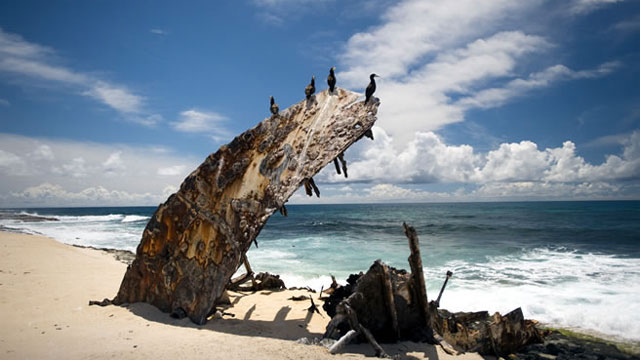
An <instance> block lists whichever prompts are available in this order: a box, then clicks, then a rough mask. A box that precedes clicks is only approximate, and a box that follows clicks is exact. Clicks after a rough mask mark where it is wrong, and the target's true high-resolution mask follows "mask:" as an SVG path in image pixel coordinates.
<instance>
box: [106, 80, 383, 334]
mask: <svg viewBox="0 0 640 360" xmlns="http://www.w3.org/2000/svg"><path fill="white" fill-rule="evenodd" d="M359 97H360V94H358V93H355V92H352V91H348V90H345V89H341V88H336V89H335V90H334V91H333V92H329V91H328V90H325V91H322V92H320V93H318V94H316V95H313V96H310V97H309V98H308V99H306V100H303V101H301V102H299V103H297V104H295V105H293V106H291V107H289V108H287V109H285V110H282V111H279V112H278V113H276V114H272V116H270V117H269V118H266V119H264V120H263V121H262V122H260V123H259V124H258V125H256V126H255V127H254V128H252V129H249V130H247V131H245V132H244V133H242V134H240V135H238V136H237V137H236V138H235V139H233V141H231V142H230V143H229V144H228V145H224V146H222V147H221V148H220V149H219V150H218V151H217V152H215V153H213V154H211V155H209V156H208V157H207V158H206V160H205V161H204V162H203V163H202V164H201V165H200V166H199V167H198V168H197V169H196V170H195V171H193V172H192V173H191V174H190V175H189V176H188V177H187V178H186V179H185V180H184V182H183V183H182V185H181V186H180V189H179V190H178V192H176V193H175V194H173V195H171V196H170V197H169V198H168V199H167V201H166V202H165V203H164V204H161V205H160V206H158V208H157V210H156V211H155V213H154V214H153V216H152V217H151V220H150V221H149V223H148V224H147V226H146V228H145V230H144V232H143V234H142V240H141V241H140V244H139V245H138V247H137V249H136V258H135V260H134V261H133V263H132V264H131V265H130V266H129V268H128V269H127V272H126V273H125V276H124V279H123V280H122V284H121V286H120V290H119V291H118V294H117V295H116V297H115V298H114V300H113V303H114V304H123V303H134V302H146V303H149V304H152V305H154V306H156V307H157V308H159V309H160V310H162V311H164V312H169V313H172V314H174V316H178V317H182V316H188V317H189V318H190V319H191V320H192V321H193V322H195V323H197V324H204V323H205V322H206V321H207V317H208V316H210V315H211V314H212V313H213V312H215V305H216V301H217V300H218V299H219V298H220V296H221V295H222V293H223V292H224V290H225V287H226V286H227V284H228V283H229V280H230V278H231V276H232V275H233V274H234V273H235V272H236V270H237V269H238V267H239V266H240V265H241V264H242V263H243V262H244V258H245V254H246V252H247V251H248V250H249V247H250V246H251V244H252V243H255V242H256V238H257V236H258V234H259V233H260V230H261V229H262V227H263V226H264V224H265V223H266V221H267V219H268V218H269V216H271V215H272V214H273V213H274V212H276V211H278V210H280V211H282V212H283V213H286V208H285V203H286V202H287V200H288V199H289V197H291V195H293V193H294V192H295V191H296V190H297V189H298V188H299V187H300V186H304V187H305V189H306V190H307V192H308V193H311V192H315V193H316V195H319V193H320V191H319V189H318V187H317V186H316V185H315V182H314V181H313V176H314V175H316V174H317V173H318V172H319V171H320V170H321V169H322V168H324V167H325V166H326V165H327V164H329V163H330V162H332V161H334V162H335V163H336V167H338V168H339V170H340V171H341V172H342V173H344V175H345V176H347V164H346V161H345V160H344V157H343V153H344V151H345V150H347V148H349V146H351V145H352V144H353V143H354V142H356V141H357V140H359V139H361V138H362V137H363V136H365V135H367V136H370V134H371V127H372V126H373V124H374V123H375V121H376V113H377V110H378V106H379V104H380V102H379V101H378V100H377V99H373V100H374V101H369V102H367V103H365V102H362V101H359V102H358V101H357V100H358V98H359ZM338 161H339V162H340V163H339V164H338ZM256 244H257V243H256Z"/></svg>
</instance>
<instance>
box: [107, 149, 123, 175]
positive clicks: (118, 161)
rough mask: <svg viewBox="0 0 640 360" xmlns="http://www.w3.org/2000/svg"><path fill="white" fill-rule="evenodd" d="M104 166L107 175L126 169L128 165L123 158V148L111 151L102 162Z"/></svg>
mask: <svg viewBox="0 0 640 360" xmlns="http://www.w3.org/2000/svg"><path fill="white" fill-rule="evenodd" d="M102 168H103V169H104V172H105V174H107V175H115V174H117V173H119V172H122V171H124V170H126V168H127V166H126V165H125V163H124V161H123V160H122V150H119V151H116V152H113V153H111V154H110V155H109V157H108V158H107V160H105V161H104V162H103V163H102Z"/></svg>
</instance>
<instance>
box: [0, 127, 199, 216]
mask: <svg viewBox="0 0 640 360" xmlns="http://www.w3.org/2000/svg"><path fill="white" fill-rule="evenodd" d="M160 150H161V151H159V148H158V147H145V146H128V145H117V144H116V145H109V144H99V143H90V142H78V141H68V140H54V139H46V138H34V137H25V136H19V135H10V134H1V133H0V194H3V195H4V198H0V207H9V206H25V202H24V201H26V200H25V199H32V200H33V199H35V197H34V196H31V197H29V196H27V195H24V194H23V193H24V191H25V190H26V189H27V188H38V187H39V186H40V185H42V184H43V183H47V184H49V185H51V186H56V187H59V188H60V189H62V190H64V191H65V192H61V191H56V192H55V193H56V194H57V195H56V196H58V198H60V197H64V196H69V199H68V200H69V201H63V199H62V198H60V199H61V200H60V203H59V204H58V205H59V206H64V205H65V204H67V205H68V204H71V201H72V200H73V201H75V200H77V199H79V198H78V196H79V195H73V194H84V195H83V196H85V197H84V198H83V199H85V200H86V201H89V200H88V199H89V197H87V196H89V195H91V194H94V195H96V194H106V192H105V191H103V190H100V189H108V192H109V193H112V192H114V191H115V192H116V193H117V194H120V195H122V194H124V193H127V194H131V195H135V194H147V193H149V194H151V195H152V196H151V197H150V198H146V197H141V196H137V197H125V196H124V195H123V196H120V195H118V196H119V197H118V198H117V199H119V200H121V202H120V205H155V204H157V203H158V202H159V201H160V200H161V199H160V198H159V197H163V196H164V193H165V190H166V188H167V187H177V186H179V185H180V183H181V182H182V180H183V179H184V177H185V176H186V175H187V172H188V171H189V170H191V169H195V168H196V167H197V165H198V164H199V163H200V162H201V161H202V159H197V158H194V157H191V156H184V155H181V156H178V155H177V154H176V153H175V152H173V151H172V150H171V149H167V148H161V149H160ZM158 169H165V170H163V171H159V170H158ZM166 169H169V170H166ZM178 170H182V171H178ZM160 173H161V175H162V176H159V174H160ZM43 189H50V190H51V189H52V188H51V187H50V186H49V187H47V186H45V187H44V188H42V189H40V190H43ZM86 189H93V190H91V191H85V190H86ZM96 189H98V190H99V191H98V190H96ZM43 191H44V190H43ZM11 194H14V195H15V194H23V195H24V196H17V195H16V196H14V195H11ZM88 194H89V195H88ZM25 196H27V197H25ZM97 196H98V195H96V199H97V200H96V202H95V203H93V205H97V206H101V205H103V204H102V203H101V202H100V201H101V200H100V199H102V198H100V197H97ZM74 199H75V200H74ZM127 199H129V200H132V201H133V200H135V202H127V201H128V200H127ZM144 199H147V200H149V199H153V201H151V200H149V201H151V202H148V201H147V200H145V201H142V200H144ZM138 200H140V201H138ZM30 201H31V200H30ZM33 201H35V200H33ZM74 204H75V203H74ZM109 204H113V202H109Z"/></svg>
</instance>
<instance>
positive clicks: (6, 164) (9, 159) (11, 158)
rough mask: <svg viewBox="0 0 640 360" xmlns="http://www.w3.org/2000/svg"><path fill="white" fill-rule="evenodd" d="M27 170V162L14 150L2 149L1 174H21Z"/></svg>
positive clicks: (0, 151) (0, 155) (0, 158)
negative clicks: (13, 151)
mask: <svg viewBox="0 0 640 360" xmlns="http://www.w3.org/2000/svg"><path fill="white" fill-rule="evenodd" d="M24 172H25V162H24V161H23V160H22V158H21V157H20V156H18V155H16V154H14V153H12V152H9V151H4V150H2V149H0V174H6V175H21V174H23V173H24Z"/></svg>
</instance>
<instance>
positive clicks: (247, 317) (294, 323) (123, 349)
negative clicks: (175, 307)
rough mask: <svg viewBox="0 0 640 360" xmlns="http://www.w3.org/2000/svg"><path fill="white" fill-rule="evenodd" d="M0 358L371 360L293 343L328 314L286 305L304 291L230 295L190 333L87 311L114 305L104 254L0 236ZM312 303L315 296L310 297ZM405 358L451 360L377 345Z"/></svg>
mask: <svg viewBox="0 0 640 360" xmlns="http://www.w3.org/2000/svg"><path fill="white" fill-rule="evenodd" d="M0 256H1V258H2V262H1V263H0V317H1V318H2V321H3V326H2V327H1V329H0V354H1V355H0V357H2V358H3V359H25V358H30V359H43V358H52V359H53V358H65V359H86V358H92V359H105V358H127V359H137V358H140V359H143V358H156V359H175V358H178V357H186V358H190V359H198V358H207V359H212V358H213V359H253V358H267V359H299V358H303V357H304V358H306V359H325V358H326V359H337V358H349V359H360V358H366V357H371V356H373V351H372V350H371V348H370V347H369V346H368V345H367V344H361V345H350V346H348V347H347V348H346V349H345V351H344V352H343V353H342V354H339V355H330V354H329V353H328V352H327V350H326V349H325V348H324V347H322V346H315V345H303V344H299V343H296V340H297V339H300V338H302V337H307V338H309V339H313V338H319V337H321V335H322V333H323V332H324V329H325V326H326V323H327V321H328V319H329V318H328V316H327V315H326V314H324V313H323V314H322V316H319V315H317V314H314V315H311V314H310V313H309V312H308V311H307V310H306V308H307V307H308V306H309V302H307V301H293V300H289V298H291V297H292V296H294V295H302V294H306V295H309V293H307V292H306V291H301V290H296V291H289V290H287V291H279V292H271V291H262V292H257V293H231V301H232V303H233V307H231V308H230V309H228V310H226V312H228V313H231V314H234V315H235V316H234V317H232V316H229V315H225V316H224V317H223V318H222V319H213V320H211V321H209V322H208V323H207V324H206V325H204V326H197V325H195V324H193V323H191V322H190V321H189V320H188V319H181V320H177V319H172V318H171V317H169V315H168V314H165V313H162V312H160V311H159V310H157V309H156V308H155V307H152V306H150V305H147V304H141V303H140V304H132V305H130V306H128V307H118V306H106V307H99V306H89V305H88V303H89V300H102V299H103V298H112V297H113V296H114V294H115V293H116V292H117V290H118V287H119V285H120V281H121V280H122V276H123V274H124V272H125V270H126V265H125V264H124V263H122V262H120V261H117V260H116V259H115V258H114V257H113V256H112V255H111V254H108V253H106V252H103V251H99V250H93V249H83V248H77V247H73V246H69V245H65V244H62V243H59V242H57V241H55V240H53V239H50V238H46V237H42V236H34V235H25V234H17V233H8V232H0ZM314 296H317V294H316V295H314ZM383 346H384V347H385V350H387V352H388V353H389V354H392V355H395V354H399V355H400V356H401V357H402V358H409V359H447V358H456V359H482V358H483V357H481V356H479V355H477V354H465V355H461V356H457V357H452V356H449V355H447V354H445V353H444V352H443V351H442V349H440V348H439V347H433V346H430V345H426V344H416V343H408V342H404V343H399V344H394V345H389V344H385V345H383Z"/></svg>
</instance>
